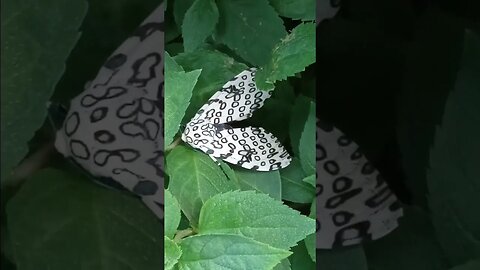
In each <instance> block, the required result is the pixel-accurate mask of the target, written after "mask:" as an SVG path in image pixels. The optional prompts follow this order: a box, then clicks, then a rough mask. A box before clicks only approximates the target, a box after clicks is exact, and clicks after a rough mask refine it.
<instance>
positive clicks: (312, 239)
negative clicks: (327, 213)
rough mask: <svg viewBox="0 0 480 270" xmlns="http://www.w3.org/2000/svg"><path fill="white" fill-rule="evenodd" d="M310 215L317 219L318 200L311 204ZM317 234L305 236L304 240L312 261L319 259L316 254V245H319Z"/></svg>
mask: <svg viewBox="0 0 480 270" xmlns="http://www.w3.org/2000/svg"><path fill="white" fill-rule="evenodd" d="M309 217H311V218H313V219H315V218H316V217H317V202H316V201H313V202H312V205H311V206H310V215H309ZM316 241H317V236H316V235H315V234H310V235H309V236H307V238H305V240H304V241H303V242H304V243H305V247H306V248H307V252H308V255H310V258H311V259H312V261H314V262H316V261H317V256H316V250H315V249H316V245H317V242H316Z"/></svg>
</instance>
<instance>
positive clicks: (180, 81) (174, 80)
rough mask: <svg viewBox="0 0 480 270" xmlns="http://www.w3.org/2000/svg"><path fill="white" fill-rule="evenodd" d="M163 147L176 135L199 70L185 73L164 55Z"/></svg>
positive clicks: (168, 56) (166, 54)
mask: <svg viewBox="0 0 480 270" xmlns="http://www.w3.org/2000/svg"><path fill="white" fill-rule="evenodd" d="M165 58H166V61H165V70H166V71H165V87H168V89H169V91H166V92H165V133H164V136H165V145H169V144H170V143H171V142H172V140H173V137H174V136H175V134H176V133H177V131H178V129H179V127H180V122H181V121H182V118H183V116H184V114H185V110H186V109H187V107H188V105H189V103H190V102H189V100H190V98H191V96H192V90H193V87H194V86H195V84H196V83H197V79H198V76H200V73H201V70H194V71H191V72H185V71H183V69H182V68H181V67H180V66H179V65H178V64H177V63H175V61H174V60H173V59H171V57H170V55H168V53H165Z"/></svg>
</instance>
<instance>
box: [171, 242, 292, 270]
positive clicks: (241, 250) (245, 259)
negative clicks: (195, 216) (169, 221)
mask: <svg viewBox="0 0 480 270" xmlns="http://www.w3.org/2000/svg"><path fill="white" fill-rule="evenodd" d="M180 246H181V248H182V251H183V255H182V257H180V261H179V269H180V270H187V269H188V270H205V269H238V267H239V266H240V265H241V266H244V269H271V268H273V267H274V266H275V265H277V264H278V263H280V261H281V260H282V259H285V258H286V257H288V256H289V255H290V254H291V252H289V251H287V250H282V249H278V248H274V247H271V246H268V245H266V244H263V243H260V242H257V241H255V240H253V239H250V238H246V237H244V236H240V235H226V234H224V235H197V236H191V237H187V238H185V239H184V240H183V241H182V242H181V244H180Z"/></svg>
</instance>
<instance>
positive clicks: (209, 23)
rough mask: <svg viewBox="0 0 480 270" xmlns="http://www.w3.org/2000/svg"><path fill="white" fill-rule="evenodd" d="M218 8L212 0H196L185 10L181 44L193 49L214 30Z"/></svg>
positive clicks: (188, 49)
mask: <svg viewBox="0 0 480 270" xmlns="http://www.w3.org/2000/svg"><path fill="white" fill-rule="evenodd" d="M217 22H218V9H217V5H216V4H215V1H214V0H196V1H195V2H194V3H193V4H192V6H191V7H190V8H189V9H188V10H187V13H186V14H185V19H184V20H183V24H182V36H183V42H184V43H183V46H184V47H185V51H186V52H191V51H194V50H195V49H196V48H197V47H198V46H199V45H200V44H202V43H203V41H204V40H205V38H207V37H208V36H210V35H211V34H212V33H213V31H214V30H215V25H216V24H217Z"/></svg>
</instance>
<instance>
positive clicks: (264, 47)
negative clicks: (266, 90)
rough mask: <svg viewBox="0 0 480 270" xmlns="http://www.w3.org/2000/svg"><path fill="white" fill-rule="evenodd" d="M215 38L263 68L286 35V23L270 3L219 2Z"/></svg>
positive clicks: (248, 0) (252, 0)
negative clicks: (277, 44)
mask: <svg viewBox="0 0 480 270" xmlns="http://www.w3.org/2000/svg"><path fill="white" fill-rule="evenodd" d="M217 6H218V10H219V11H220V18H219V21H218V24H217V29H216V33H215V38H216V39H217V40H218V41H219V42H221V43H224V44H225V45H227V46H228V47H229V48H230V49H232V50H234V51H235V52H236V53H237V54H238V55H239V56H240V57H242V58H243V59H245V60H246V61H248V62H250V63H252V64H253V65H256V66H261V65H264V64H266V63H267V62H268V60H269V58H270V53H271V51H272V49H273V47H274V46H275V44H276V43H277V42H278V41H280V39H281V38H282V37H284V36H285V34H286V32H285V28H284V26H283V22H282V20H281V19H280V17H278V15H277V13H276V12H275V10H274V9H273V8H272V7H271V6H270V5H269V3H268V1H267V0H237V1H230V0H218V1H217Z"/></svg>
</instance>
